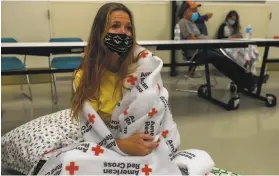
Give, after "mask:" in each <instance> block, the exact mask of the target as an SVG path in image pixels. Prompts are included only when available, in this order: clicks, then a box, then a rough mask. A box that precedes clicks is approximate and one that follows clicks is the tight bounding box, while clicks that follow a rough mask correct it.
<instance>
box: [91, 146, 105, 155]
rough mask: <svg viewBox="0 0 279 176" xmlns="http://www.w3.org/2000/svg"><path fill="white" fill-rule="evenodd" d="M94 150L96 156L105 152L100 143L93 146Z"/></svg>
mask: <svg viewBox="0 0 279 176" xmlns="http://www.w3.org/2000/svg"><path fill="white" fill-rule="evenodd" d="M91 150H92V152H95V156H99V154H100V153H104V149H102V148H101V146H100V145H97V146H96V147H92V149H91Z"/></svg>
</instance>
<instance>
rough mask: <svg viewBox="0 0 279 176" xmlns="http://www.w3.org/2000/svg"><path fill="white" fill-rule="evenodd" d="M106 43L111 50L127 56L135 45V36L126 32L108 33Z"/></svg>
mask: <svg viewBox="0 0 279 176" xmlns="http://www.w3.org/2000/svg"><path fill="white" fill-rule="evenodd" d="M104 44H105V45H106V47H108V49H109V50H110V51H111V52H113V53H117V54H118V55H119V56H125V55H126V54H128V53H129V51H130V49H131V48H132V46H133V37H131V36H128V35H126V34H113V33H107V35H106V36H105V38H104Z"/></svg>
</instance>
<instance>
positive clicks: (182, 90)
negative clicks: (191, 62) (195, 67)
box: [175, 71, 198, 93]
mask: <svg viewBox="0 0 279 176" xmlns="http://www.w3.org/2000/svg"><path fill="white" fill-rule="evenodd" d="M193 72H194V71H191V72H190V74H192V73H193ZM185 77H186V75H184V76H183V78H178V79H177V81H176V84H175V85H176V86H175V87H176V91H181V92H190V93H197V92H198V91H197V90H191V89H179V88H177V87H178V86H177V85H178V82H179V81H180V80H181V79H184V80H185V82H186V84H187V80H190V79H191V78H190V77H187V78H185Z"/></svg>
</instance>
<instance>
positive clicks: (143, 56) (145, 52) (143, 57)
mask: <svg viewBox="0 0 279 176" xmlns="http://www.w3.org/2000/svg"><path fill="white" fill-rule="evenodd" d="M147 55H148V52H147V51H144V52H141V53H140V56H139V58H140V59H145V58H146V56H147Z"/></svg>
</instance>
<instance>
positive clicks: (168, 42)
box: [1, 40, 251, 47]
mask: <svg viewBox="0 0 279 176" xmlns="http://www.w3.org/2000/svg"><path fill="white" fill-rule="evenodd" d="M250 42H251V41H246V40H146V41H138V42H137V43H138V44H139V45H143V46H144V45H149V46H152V45H154V46H156V45H180V44H185V45H186V44H217V43H224V44H226V43H250ZM86 45H87V42H36V43H35V42H19V43H1V47H67V46H68V47H73V46H74V47H75V46H76V47H83V46H86Z"/></svg>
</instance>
